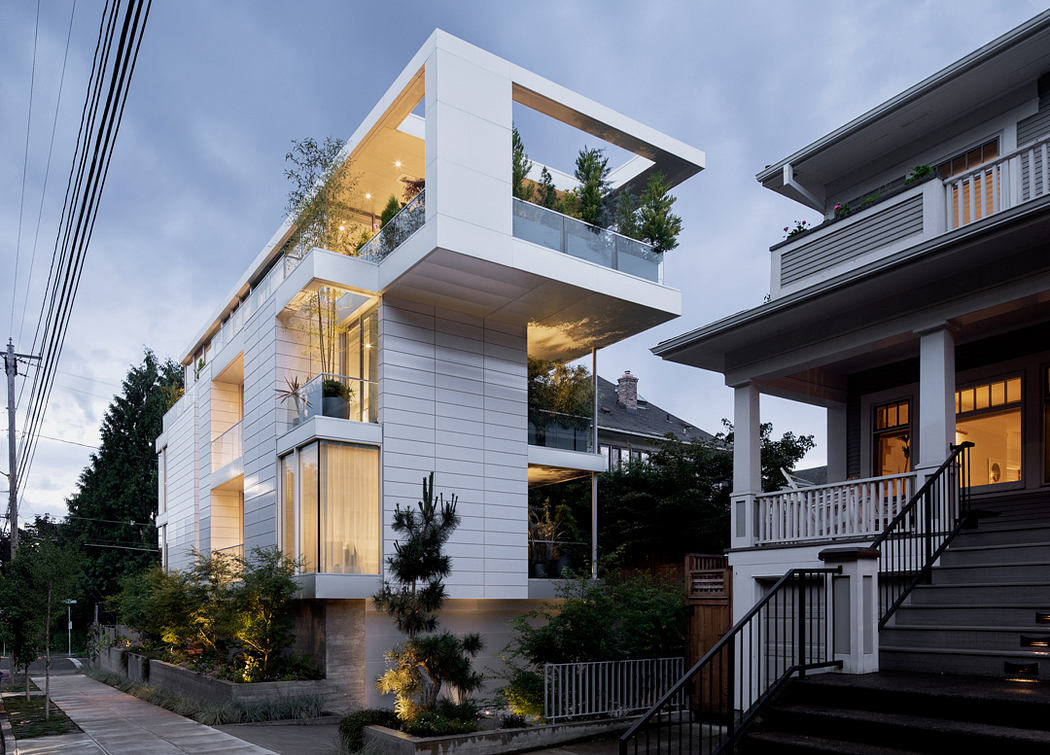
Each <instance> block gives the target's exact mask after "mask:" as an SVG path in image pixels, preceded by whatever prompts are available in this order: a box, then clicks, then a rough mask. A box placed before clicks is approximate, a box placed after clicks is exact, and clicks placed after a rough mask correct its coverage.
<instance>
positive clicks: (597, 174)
mask: <svg viewBox="0 0 1050 755" xmlns="http://www.w3.org/2000/svg"><path fill="white" fill-rule="evenodd" d="M574 175H575V176H576V180H577V181H579V182H580V185H579V186H577V187H576V188H575V189H573V191H572V192H571V194H572V195H573V200H572V201H571V202H570V204H571V206H572V210H573V212H572V213H571V214H573V215H575V216H576V217H578V218H579V219H580V220H582V221H584V222H585V223H591V224H592V225H602V221H603V219H604V215H605V211H606V208H605V197H606V195H607V194H608V193H609V180H608V179H609V158H608V157H606V156H605V152H604V151H603V150H602V149H600V148H597V147H592V148H590V149H581V150H580V152H579V154H578V155H576V170H575V171H574Z"/></svg>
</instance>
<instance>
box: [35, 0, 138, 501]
mask: <svg viewBox="0 0 1050 755" xmlns="http://www.w3.org/2000/svg"><path fill="white" fill-rule="evenodd" d="M150 5H151V0H126V1H125V0H107V2H106V5H105V8H104V10H103V14H102V19H101V21H100V24H99V34H98V41H97V43H96V46H95V54H94V58H93V60H92V66H91V75H90V77H89V82H88V88H87V94H86V96H85V100H84V107H83V109H82V111H81V121H80V129H79V131H78V133H77V141H76V148H75V150H74V156H73V162H72V165H71V167H70V173H69V179H68V181H67V184H66V194H65V198H64V200H63V204H62V212H61V216H60V220H59V227H58V231H57V233H56V238H55V246H54V250H53V252H52V258H51V266H50V269H49V272H48V282H47V286H46V288H45V295H44V299H43V301H42V303H41V308H40V315H39V317H38V319H37V328H36V332H35V333H34V336H33V353H39V354H40V355H41V358H42V359H41V367H40V368H39V369H38V370H37V371H36V374H35V376H34V378H33V381H32V389H31V391H30V396H29V405H28V408H27V411H26V417H25V421H24V424H23V438H22V444H21V448H20V453H19V460H18V466H17V472H18V474H17V482H16V486H15V489H16V491H19V492H22V491H23V486H24V484H25V479H26V475H27V473H28V471H29V469H30V467H31V465H32V462H33V458H34V456H35V453H36V447H37V439H38V437H39V435H40V428H41V424H42V422H43V418H44V415H45V412H46V410H47V405H48V401H49V399H50V396H51V391H52V389H53V387H54V379H55V372H56V370H57V366H58V362H59V359H60V358H61V354H62V347H63V344H64V342H65V336H66V332H67V329H68V326H69V317H70V312H71V309H72V306H73V301H74V300H75V298H76V294H77V290H78V288H79V285H80V278H81V275H82V273H83V267H84V260H85V255H86V252H87V249H88V246H89V244H90V242H91V236H92V233H93V232H94V227H95V220H96V217H97V214H98V208H99V201H100V198H101V194H102V190H103V188H104V186H105V182H106V177H107V175H108V173H109V166H110V163H111V160H112V157H113V147H114V144H115V141H116V135H117V133H118V131H119V129H120V124H121V121H122V120H123V116H124V108H125V106H126V104H127V97H128V92H129V89H130V83H131V78H132V76H133V74H134V71H135V64H136V62H137V60H138V54H139V50H140V48H141V45H142V37H143V33H144V31H145V26H146V21H147V20H148V18H149V11H150ZM122 9H123V19H122V20H119V19H120V17H121V13H122ZM118 27H119V31H118ZM107 82H108V86H107Z"/></svg>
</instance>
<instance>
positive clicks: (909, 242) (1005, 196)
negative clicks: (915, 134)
mask: <svg viewBox="0 0 1050 755" xmlns="http://www.w3.org/2000/svg"><path fill="white" fill-rule="evenodd" d="M1048 195H1050V137H1043V138H1042V139H1039V140H1038V141H1036V142H1034V143H1032V144H1029V145H1026V146H1024V147H1022V148H1021V149H1018V150H1016V151H1014V152H1012V153H1010V154H1007V155H1003V156H1002V157H999V158H997V159H995V160H991V161H989V162H986V163H984V164H983V165H980V166H977V167H975V168H973V169H971V170H968V171H966V172H965V173H960V174H958V175H954V176H950V177H948V178H943V179H942V178H940V177H936V176H935V177H933V178H931V179H930V180H927V181H923V182H919V183H915V184H913V185H911V186H903V187H902V188H900V189H898V190H896V191H894V192H892V193H890V194H888V195H886V196H878V197H877V198H876V199H875V200H874V201H870V198H869V201H870V204H867V206H864V207H862V208H860V209H858V210H855V211H853V212H851V213H850V214H849V215H847V216H846V217H843V218H838V219H832V220H828V221H825V222H824V223H823V224H821V225H819V226H817V227H816V228H813V229H811V230H809V231H806V232H805V233H802V234H799V235H798V236H795V237H792V238H789V239H788V240H786V241H784V242H781V243H780V244H776V245H774V246H773V247H771V249H770V251H771V252H772V254H773V260H772V264H773V275H772V291H771V294H772V296H773V297H774V298H776V297H778V296H781V295H784V294H788V293H793V292H794V291H798V290H800V289H803V288H807V287H809V286H811V285H814V284H817V283H820V282H821V281H823V280H827V279H829V278H832V277H835V276H836V275H839V274H841V273H844V272H847V271H849V270H851V269H853V268H856V267H859V266H861V265H864V264H867V263H869V262H874V261H876V260H879V259H882V258H884V257H888V256H890V255H892V254H895V253H897V252H900V251H903V250H905V249H908V248H911V247H913V246H917V245H919V244H922V243H924V242H928V241H931V240H933V239H936V238H937V237H938V236H943V235H945V234H947V233H950V232H953V231H955V230H957V229H959V228H963V227H967V226H975V225H976V224H978V223H981V222H983V221H986V220H989V219H990V218H992V217H994V216H995V215H998V214H1000V213H1002V212H1005V211H1007V210H1010V209H1012V208H1015V207H1019V206H1021V205H1024V204H1025V203H1027V202H1031V201H1033V200H1036V199H1040V198H1042V197H1046V196H1048ZM873 196H874V195H873Z"/></svg>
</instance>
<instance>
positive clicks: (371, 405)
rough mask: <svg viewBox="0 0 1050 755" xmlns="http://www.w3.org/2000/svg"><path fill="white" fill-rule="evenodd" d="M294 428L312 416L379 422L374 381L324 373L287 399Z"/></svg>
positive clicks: (289, 422)
mask: <svg viewBox="0 0 1050 755" xmlns="http://www.w3.org/2000/svg"><path fill="white" fill-rule="evenodd" d="M285 403H286V404H287V405H288V424H289V425H290V426H292V427H295V426H296V425H299V424H302V423H303V422H306V421H307V420H308V419H310V418H311V417H335V418H337V419H352V420H354V421H355V422H378V421H379V418H378V416H377V414H378V412H377V410H378V407H379V401H378V393H377V387H376V381H374V380H362V379H360V378H351V377H346V376H345V375H332V374H329V373H322V374H320V375H317V376H316V377H314V378H312V379H311V380H309V381H308V382H307V383H306V385H304V386H303V387H302V388H300V389H299V393H298V395H297V396H292V397H290V398H288V399H286V401H285Z"/></svg>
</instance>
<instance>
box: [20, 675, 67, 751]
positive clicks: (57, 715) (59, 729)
mask: <svg viewBox="0 0 1050 755" xmlns="http://www.w3.org/2000/svg"><path fill="white" fill-rule="evenodd" d="M5 686H6V685H5ZM32 687H33V689H36V685H35V684H34V685H32ZM4 710H5V711H7V714H8V716H9V717H10V719H11V730H12V731H13V732H14V735H15V739H32V738H33V737H49V736H51V735H52V734H68V733H69V732H71V731H80V727H78V726H77V725H76V724H75V723H73V722H72V721H70V720H69V717H68V716H67V715H66V714H65V713H63V712H62V711H61V710H60V709H59V707H58V706H57V705H55V704H54V702H52V703H51V718H50V719H48V720H46V721H45V720H44V696H43V695H33V696H31V697H30V698H29V702H28V703H27V702H26V698H25V695H24V694H21V695H9V696H7V697H5V698H4Z"/></svg>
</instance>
